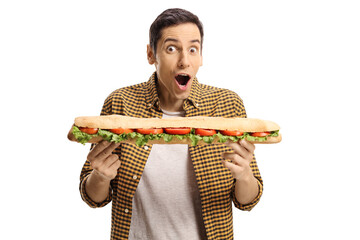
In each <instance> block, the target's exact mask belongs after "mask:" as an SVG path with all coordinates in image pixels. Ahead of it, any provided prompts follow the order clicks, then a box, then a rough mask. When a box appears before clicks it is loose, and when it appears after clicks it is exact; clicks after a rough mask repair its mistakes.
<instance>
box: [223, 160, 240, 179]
mask: <svg viewBox="0 0 360 240" xmlns="http://www.w3.org/2000/svg"><path fill="white" fill-rule="evenodd" d="M222 163H223V165H224V166H225V167H226V168H227V169H229V170H230V172H231V174H232V175H233V177H235V176H236V175H237V173H238V172H241V171H242V167H240V166H236V165H235V164H233V163H231V162H227V161H224V160H223V161H222Z"/></svg>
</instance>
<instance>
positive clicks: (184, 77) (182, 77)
mask: <svg viewBox="0 0 360 240" xmlns="http://www.w3.org/2000/svg"><path fill="white" fill-rule="evenodd" d="M190 78H191V77H190V76H189V75H188V74H185V73H180V74H177V75H176V76H175V80H176V82H177V84H178V85H179V87H180V88H181V89H185V88H186V86H187V84H188V82H189V81H190Z"/></svg>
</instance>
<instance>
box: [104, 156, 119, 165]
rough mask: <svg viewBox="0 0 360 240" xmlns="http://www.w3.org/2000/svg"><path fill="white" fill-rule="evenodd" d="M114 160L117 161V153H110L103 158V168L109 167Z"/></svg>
mask: <svg viewBox="0 0 360 240" xmlns="http://www.w3.org/2000/svg"><path fill="white" fill-rule="evenodd" d="M116 161H119V156H118V155H117V154H111V155H110V156H108V157H107V158H106V159H105V161H104V163H103V165H104V167H105V168H110V167H111V165H113V164H114V163H115V162H116Z"/></svg>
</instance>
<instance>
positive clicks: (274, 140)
mask: <svg viewBox="0 0 360 240" xmlns="http://www.w3.org/2000/svg"><path fill="white" fill-rule="evenodd" d="M68 139H69V140H70V141H74V142H77V140H76V138H75V137H74V134H73V133H72V132H71V131H70V132H69V134H68ZM102 140H103V138H102V137H100V136H97V137H94V138H92V139H90V140H89V142H88V143H98V142H100V141H102ZM218 140H219V139H218V138H217V137H216V138H215V139H214V141H213V143H212V144H225V143H220V142H218ZM281 140H282V136H281V134H279V136H277V137H268V138H267V140H266V141H263V142H259V141H249V142H251V143H254V144H270V143H279V142H281ZM121 143H133V144H135V143H136V140H135V139H127V140H124V141H122V142H121ZM148 144H188V145H191V140H190V139H189V138H185V139H178V138H173V139H172V140H171V141H170V142H165V141H164V140H163V139H160V140H149V142H148ZM197 145H208V143H206V142H204V141H199V142H198V143H197Z"/></svg>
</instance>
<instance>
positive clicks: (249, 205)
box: [232, 179, 263, 211]
mask: <svg viewBox="0 0 360 240" xmlns="http://www.w3.org/2000/svg"><path fill="white" fill-rule="evenodd" d="M257 182H258V187H259V193H258V195H257V196H256V198H254V200H253V201H252V202H250V203H247V204H241V203H240V202H239V201H238V200H237V199H236V196H235V181H234V186H233V188H234V189H233V191H232V194H233V196H232V198H233V202H234V206H235V207H236V208H238V209H240V210H244V211H250V210H251V209H253V208H254V207H255V205H256V204H257V203H258V202H259V201H260V198H261V195H262V193H263V184H262V182H261V181H260V180H259V179H257Z"/></svg>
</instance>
